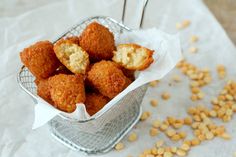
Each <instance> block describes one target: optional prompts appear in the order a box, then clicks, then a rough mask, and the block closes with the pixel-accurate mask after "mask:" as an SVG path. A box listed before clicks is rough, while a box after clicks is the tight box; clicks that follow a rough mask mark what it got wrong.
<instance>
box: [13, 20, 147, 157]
mask: <svg viewBox="0 0 236 157" xmlns="http://www.w3.org/2000/svg"><path fill="white" fill-rule="evenodd" d="M94 21H96V22H98V23H100V24H102V25H104V26H106V27H108V28H109V30H110V31H111V32H113V34H114V36H115V39H116V38H117V37H118V36H119V34H120V33H122V32H125V31H130V29H129V28H128V27H126V26H124V25H123V24H121V23H118V22H117V21H115V20H113V19H111V18H109V17H102V16H97V17H92V18H88V19H86V20H84V21H82V22H81V23H79V24H77V25H75V26H74V27H72V28H71V29H70V30H68V31H67V32H65V33H64V34H62V35H61V36H60V37H59V38H58V39H56V40H55V41H54V42H56V41H57V40H59V39H61V38H64V37H68V36H74V35H80V34H81V32H82V31H83V30H84V29H85V27H86V26H87V25H88V24H90V23H91V22H94ZM34 79H35V78H34V76H33V75H32V74H31V73H30V72H29V70H28V69H27V68H26V67H25V66H23V67H22V68H21V70H20V72H19V74H18V77H17V80H18V83H19V85H20V87H21V88H22V89H23V90H24V91H25V92H26V93H28V94H29V95H30V96H31V97H32V98H33V100H34V102H35V103H37V102H38V99H39V97H38V96H37V92H36V90H37V89H36V88H37V87H36V86H35V83H34ZM146 90H147V85H143V86H141V87H139V88H137V89H135V90H133V91H132V92H130V93H128V94H127V95H126V96H125V97H123V98H122V99H121V100H120V101H118V102H117V103H116V104H114V105H113V106H112V107H110V108H107V109H102V110H101V111H100V112H98V113H97V114H95V115H94V116H92V117H91V118H90V119H88V120H81V121H75V120H72V119H68V118H67V117H64V116H63V115H60V116H56V117H55V118H53V119H52V120H51V121H50V122H49V126H50V130H51V133H52V135H53V136H54V137H55V138H56V139H57V140H59V141H60V142H61V143H63V144H64V145H66V146H68V147H70V148H71V149H74V150H77V151H83V152H85V153H87V154H98V153H105V152H107V151H109V150H110V149H112V148H113V147H114V145H115V144H116V143H118V142H119V140H121V139H122V138H123V137H124V136H125V135H126V133H127V132H128V131H130V129H131V128H132V127H133V126H134V125H135V124H136V123H137V122H138V120H139V118H140V115H141V106H140V104H141V102H142V99H143V97H144V95H145V93H146Z"/></svg>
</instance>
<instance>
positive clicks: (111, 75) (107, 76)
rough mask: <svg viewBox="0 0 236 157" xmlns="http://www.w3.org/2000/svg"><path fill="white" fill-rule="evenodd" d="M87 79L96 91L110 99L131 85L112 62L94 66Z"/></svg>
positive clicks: (101, 62) (103, 62)
mask: <svg viewBox="0 0 236 157" xmlns="http://www.w3.org/2000/svg"><path fill="white" fill-rule="evenodd" d="M87 79H88V81H89V83H90V84H91V85H92V86H93V87H94V88H95V89H97V90H98V91H99V92H100V93H101V94H102V95H104V96H106V97H108V98H110V99H111V98H114V97H115V96H116V95H117V94H119V93H120V92H121V91H122V90H123V89H125V88H126V87H127V86H128V84H129V83H130V82H129V81H130V80H129V79H128V78H127V77H126V76H125V75H124V74H123V72H122V71H121V70H120V69H119V68H118V67H117V66H116V65H115V64H114V63H113V62H112V61H104V60H103V61H100V62H97V63H95V64H94V65H93V66H92V68H91V70H90V71H89V72H88V75H87ZM128 80H129V81H128Z"/></svg>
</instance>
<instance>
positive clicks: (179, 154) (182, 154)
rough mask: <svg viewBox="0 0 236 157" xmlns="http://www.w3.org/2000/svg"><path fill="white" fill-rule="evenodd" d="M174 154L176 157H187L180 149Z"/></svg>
mask: <svg viewBox="0 0 236 157" xmlns="http://www.w3.org/2000/svg"><path fill="white" fill-rule="evenodd" d="M176 154H177V155H178V156H181V157H182V156H186V155H187V153H186V152H185V151H184V150H182V149H178V150H177V151H176Z"/></svg>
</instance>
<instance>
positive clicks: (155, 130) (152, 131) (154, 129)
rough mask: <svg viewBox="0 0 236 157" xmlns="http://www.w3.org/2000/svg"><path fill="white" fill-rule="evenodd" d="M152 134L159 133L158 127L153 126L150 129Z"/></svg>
mask: <svg viewBox="0 0 236 157" xmlns="http://www.w3.org/2000/svg"><path fill="white" fill-rule="evenodd" d="M149 134H150V136H156V135H158V134H159V131H158V129H157V128H151V129H150V131H149Z"/></svg>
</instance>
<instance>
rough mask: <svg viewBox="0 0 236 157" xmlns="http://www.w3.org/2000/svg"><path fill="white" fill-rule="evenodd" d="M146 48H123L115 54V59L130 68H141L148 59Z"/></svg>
mask: <svg viewBox="0 0 236 157" xmlns="http://www.w3.org/2000/svg"><path fill="white" fill-rule="evenodd" d="M147 57H148V56H147V53H146V51H145V49H144V48H137V49H135V48H134V47H122V48H119V49H118V51H117V52H116V53H115V56H114V59H115V60H116V61H117V62H119V63H122V64H125V65H126V66H128V67H133V66H140V65H141V64H142V62H143V61H144V60H145V59H146V58H147Z"/></svg>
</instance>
